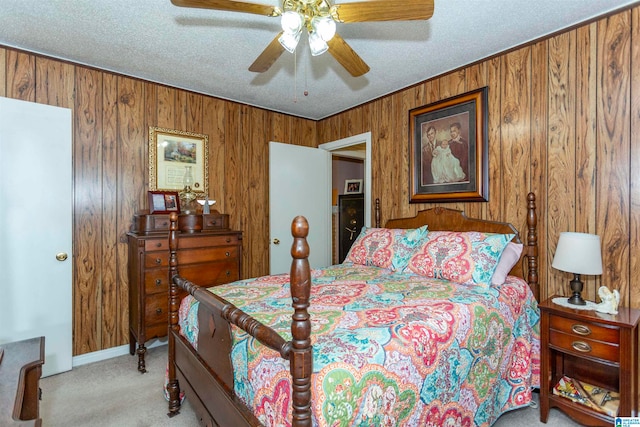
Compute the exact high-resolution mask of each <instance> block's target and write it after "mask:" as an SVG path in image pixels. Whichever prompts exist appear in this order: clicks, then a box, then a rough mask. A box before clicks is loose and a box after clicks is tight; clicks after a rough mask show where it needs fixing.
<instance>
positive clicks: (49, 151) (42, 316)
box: [0, 97, 72, 376]
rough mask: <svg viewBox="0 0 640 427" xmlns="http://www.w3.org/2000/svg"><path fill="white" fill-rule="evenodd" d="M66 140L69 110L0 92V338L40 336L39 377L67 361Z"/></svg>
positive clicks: (68, 161)
mask: <svg viewBox="0 0 640 427" xmlns="http://www.w3.org/2000/svg"><path fill="white" fill-rule="evenodd" d="M71 144H72V138H71V110H69V109H67V108H59V107H52V106H49V105H43V104H36V103H32V102H26V101H19V100H15V99H9V98H2V97H0V207H1V208H0V271H2V280H0V343H7V342H12V341H19V340H23V339H28V338H32V337H37V336H44V337H45V364H44V366H43V371H42V374H43V376H48V375H52V374H55V373H59V372H64V371H68V370H70V369H71V364H72V341H71V340H72V296H71V295H72V294H71V293H72V176H71V173H72V169H71V156H72V154H71ZM57 258H60V260H58V259H57Z"/></svg>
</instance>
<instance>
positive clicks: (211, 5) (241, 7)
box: [171, 0, 282, 16]
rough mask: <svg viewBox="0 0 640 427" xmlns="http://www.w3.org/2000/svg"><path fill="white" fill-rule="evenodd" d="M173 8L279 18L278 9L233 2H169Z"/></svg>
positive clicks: (222, 0)
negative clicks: (193, 8) (192, 8)
mask: <svg viewBox="0 0 640 427" xmlns="http://www.w3.org/2000/svg"><path fill="white" fill-rule="evenodd" d="M171 3H173V4H174V5H175V6H180V7H196V8H200V9H215V10H227V11H230V12H246V13H254V14H256V15H266V16H279V15H281V14H282V12H281V11H280V9H279V8H277V7H275V6H269V5H266V4H256V3H245V2H243V1H235V0H171Z"/></svg>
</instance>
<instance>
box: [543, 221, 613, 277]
mask: <svg viewBox="0 0 640 427" xmlns="http://www.w3.org/2000/svg"><path fill="white" fill-rule="evenodd" d="M551 266H552V267H553V268H555V269H557V270H562V271H566V272H569V273H575V274H587V275H596V274H602V251H601V248H600V236H597V235H595V234H588V233H574V232H569V231H565V232H562V233H560V238H559V239H558V246H557V247H556V254H555V256H554V257H553V263H552V264H551Z"/></svg>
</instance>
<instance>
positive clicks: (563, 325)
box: [549, 315, 620, 344]
mask: <svg viewBox="0 0 640 427" xmlns="http://www.w3.org/2000/svg"><path fill="white" fill-rule="evenodd" d="M549 327H550V328H551V329H556V330H558V331H560V332H564V333H566V334H569V335H573V336H575V337H576V338H589V339H592V340H598V341H606V342H608V343H612V344H619V343H620V330H619V329H618V328H607V327H604V326H601V325H598V324H595V323H590V322H582V321H579V320H573V319H569V318H566V317H560V316H553V315H551V316H549Z"/></svg>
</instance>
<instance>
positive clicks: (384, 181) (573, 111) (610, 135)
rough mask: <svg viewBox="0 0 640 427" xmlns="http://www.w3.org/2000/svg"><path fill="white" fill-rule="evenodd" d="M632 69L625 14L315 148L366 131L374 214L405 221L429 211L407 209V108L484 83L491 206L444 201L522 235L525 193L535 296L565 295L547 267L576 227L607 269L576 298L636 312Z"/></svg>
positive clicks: (504, 59)
mask: <svg viewBox="0 0 640 427" xmlns="http://www.w3.org/2000/svg"><path fill="white" fill-rule="evenodd" d="M637 64H640V9H639V8H634V9H628V10H626V11H623V12H620V13H617V14H615V15H612V16H609V17H605V18H602V19H600V20H598V21H595V22H593V23H590V24H588V25H583V26H581V27H579V28H575V29H572V30H570V31H567V32H564V33H562V34H559V35H556V36H553V37H551V38H548V39H546V40H542V41H538V42H537V43H535V44H531V45H527V46H525V47H522V48H519V49H516V50H512V51H510V52H507V53H504V54H502V55H499V56H496V57H493V58H490V59H487V60H485V61H482V62H479V63H476V64H473V65H470V66H467V67H464V68H461V69H458V70H455V71H454V72H451V73H449V74H447V75H444V76H440V77H438V78H435V79H432V80H428V81H425V82H423V83H421V84H418V85H415V86H413V87H410V88H408V89H406V90H402V91H399V92H397V93H394V94H391V95H389V96H386V97H384V98H382V99H379V100H376V101H373V102H371V103H368V104H366V105H362V106H360V107H357V108H354V109H351V110H349V111H346V112H344V113H341V114H338V115H335V116H332V117H330V118H327V119H325V120H323V121H321V122H320V124H319V126H318V141H319V143H323V142H327V141H332V140H335V139H338V138H345V137H347V136H350V135H354V134H358V133H361V132H365V131H371V133H372V141H373V147H372V161H373V168H372V169H373V170H374V171H381V172H375V173H374V176H373V184H372V187H373V198H374V199H375V198H376V197H379V198H380V199H381V202H382V216H383V219H384V218H390V217H396V216H407V215H414V214H415V213H416V212H417V211H418V210H419V209H424V208H427V207H430V206H432V205H429V204H410V203H409V202H408V200H409V193H408V191H409V190H408V188H409V184H408V180H409V166H408V153H409V143H408V129H407V124H408V110H410V109H411V108H414V107H419V106H422V105H426V104H429V103H432V102H436V101H439V100H442V99H445V98H448V97H451V96H454V95H458V94H461V93H464V92H467V91H470V90H473V89H476V88H478V87H483V86H488V88H489V105H488V110H489V111H488V114H489V126H488V128H489V129H488V135H489V180H490V182H489V186H490V199H489V202H486V203H453V204H448V206H449V207H454V208H456V209H462V210H464V211H465V212H467V214H468V215H470V216H476V215H479V216H481V217H483V218H486V219H493V220H504V221H510V222H513V223H514V224H516V225H518V226H519V227H520V230H521V233H524V232H525V224H526V218H525V209H524V208H525V197H526V195H527V193H528V192H529V191H534V192H535V193H536V195H537V206H538V221H539V242H540V249H541V250H540V261H541V265H540V267H541V270H540V271H541V275H540V281H541V294H542V297H543V298H544V297H547V296H550V295H553V294H554V293H566V292H567V291H568V281H569V280H570V279H571V277H569V276H570V275H569V274H568V273H562V272H559V271H557V270H554V269H552V268H551V267H550V264H551V260H552V259H553V255H554V253H555V247H556V244H557V240H558V236H559V234H560V232H562V231H578V232H587V233H595V234H598V235H600V236H601V239H602V246H603V264H604V265H603V267H604V274H603V275H602V276H601V277H598V278H595V277H584V278H583V279H584V280H585V285H586V286H585V292H584V294H586V296H587V297H588V298H589V299H591V300H594V299H596V296H597V288H598V287H599V286H600V285H601V284H603V285H606V286H608V287H610V288H615V289H619V290H620V293H621V296H622V303H623V304H624V305H629V304H630V305H631V306H633V307H640V281H639V280H638V279H637V278H638V277H640V139H639V138H638V135H639V134H640V96H638V93H640V68H639V67H638V66H637ZM632 94H633V95H634V96H632ZM383 222H384V221H383Z"/></svg>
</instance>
